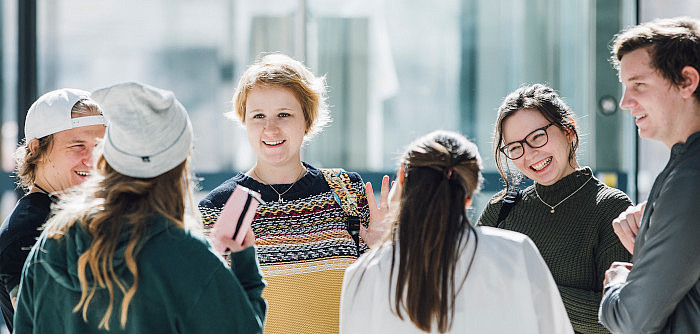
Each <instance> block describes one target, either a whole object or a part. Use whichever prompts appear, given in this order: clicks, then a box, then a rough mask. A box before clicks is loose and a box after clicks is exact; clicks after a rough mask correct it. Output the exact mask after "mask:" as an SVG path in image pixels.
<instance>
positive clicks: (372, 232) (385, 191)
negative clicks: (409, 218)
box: [360, 175, 391, 248]
mask: <svg viewBox="0 0 700 334" xmlns="http://www.w3.org/2000/svg"><path fill="white" fill-rule="evenodd" d="M365 187H366V193H367V202H368V203H369V227H368V228H365V227H364V226H362V225H360V237H362V239H363V240H364V241H365V243H367V246H369V247H370V248H375V247H377V246H379V245H381V244H382V242H383V241H384V240H385V239H386V237H387V236H388V233H389V231H390V230H391V221H390V220H389V219H387V218H388V217H387V213H388V212H389V176H388V175H384V177H383V178H382V188H381V190H380V195H379V206H377V201H376V199H375V197H374V190H373V189H372V183H370V182H367V184H366V185H365Z"/></svg>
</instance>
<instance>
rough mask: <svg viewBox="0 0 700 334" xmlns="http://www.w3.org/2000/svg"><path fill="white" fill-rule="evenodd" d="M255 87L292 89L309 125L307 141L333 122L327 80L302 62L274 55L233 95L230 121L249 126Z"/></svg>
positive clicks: (253, 67)
mask: <svg viewBox="0 0 700 334" xmlns="http://www.w3.org/2000/svg"><path fill="white" fill-rule="evenodd" d="M253 87H283V88H287V89H289V90H290V91H291V92H292V93H293V94H294V96H295V97H296V98H297V100H298V101H299V104H301V109H302V110H303V112H304V119H305V121H306V130H305V132H304V139H305V140H308V139H311V138H312V137H313V136H314V135H315V134H317V133H319V132H321V130H322V129H323V127H324V126H326V125H327V124H328V123H329V122H330V120H331V118H330V113H329V111H328V105H327V104H326V99H327V96H326V78H325V77H323V76H322V77H316V76H315V75H314V74H313V73H312V72H311V71H310V70H309V69H308V68H306V67H305V66H304V65H303V64H302V63H301V62H299V61H297V60H294V59H292V58H290V57H289V56H286V55H283V54H270V55H266V56H264V57H263V58H262V59H260V60H258V61H257V62H255V63H254V64H253V65H251V66H250V67H248V69H247V70H246V71H245V73H243V76H241V79H240V80H239V81H238V87H237V88H236V91H235V93H234V94H233V108H234V109H233V111H230V112H228V113H226V116H227V117H228V118H230V119H233V120H235V121H238V122H240V123H241V124H245V115H246V110H245V106H246V102H247V100H248V94H249V93H250V91H251V89H253Z"/></svg>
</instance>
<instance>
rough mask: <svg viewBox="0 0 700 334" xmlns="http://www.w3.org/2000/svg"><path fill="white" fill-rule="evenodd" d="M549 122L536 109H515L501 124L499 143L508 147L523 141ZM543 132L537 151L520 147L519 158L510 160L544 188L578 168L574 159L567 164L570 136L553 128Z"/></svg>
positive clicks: (559, 129) (527, 146) (526, 146)
mask: <svg viewBox="0 0 700 334" xmlns="http://www.w3.org/2000/svg"><path fill="white" fill-rule="evenodd" d="M549 123H550V122H549V121H548V120H547V119H546V118H545V117H544V116H543V115H542V113H540V112H539V111H537V110H534V109H521V110H518V111H516V112H515V113H514V114H512V115H511V116H509V117H508V118H506V119H505V121H503V142H504V143H505V144H509V143H512V142H515V141H519V140H523V139H524V138H525V137H527V136H528V135H529V134H530V133H532V132H533V131H535V130H536V129H539V128H542V127H544V126H546V125H547V124H549ZM546 132H547V137H548V140H547V144H545V145H544V146H542V147H539V148H532V147H530V146H529V145H528V144H524V149H525V152H524V154H523V156H521V157H520V158H518V159H515V160H513V163H514V164H515V166H516V167H517V168H518V169H519V170H520V171H521V172H522V173H523V174H525V176H527V177H529V178H530V179H532V180H534V181H535V182H537V183H539V184H542V185H545V186H548V185H552V184H554V183H556V182H557V181H559V180H561V179H562V178H563V177H564V176H566V175H569V174H571V173H573V172H574V171H575V170H576V167H578V165H577V163H576V161H575V160H574V161H573V162H572V163H569V150H570V149H571V141H572V140H573V139H572V136H567V134H566V132H564V130H562V129H561V128H559V127H557V126H550V127H547V129H546ZM572 165H573V166H572Z"/></svg>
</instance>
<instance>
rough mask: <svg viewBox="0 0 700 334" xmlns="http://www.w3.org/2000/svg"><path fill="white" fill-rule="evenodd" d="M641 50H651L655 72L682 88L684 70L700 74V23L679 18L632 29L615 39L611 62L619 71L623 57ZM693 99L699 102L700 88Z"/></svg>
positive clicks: (649, 51)
mask: <svg viewBox="0 0 700 334" xmlns="http://www.w3.org/2000/svg"><path fill="white" fill-rule="evenodd" d="M640 48H648V49H647V52H648V53H649V57H651V66H652V67H653V68H655V69H656V70H657V71H659V73H660V74H661V75H662V76H663V77H664V78H666V80H668V81H669V82H671V84H673V85H674V86H680V85H681V84H682V83H683V81H685V79H684V78H683V75H682V73H681V70H683V67H685V66H692V67H694V68H695V69H696V70H698V71H700V21H699V20H697V19H693V18H690V17H676V18H670V19H656V20H653V21H651V22H646V23H642V24H640V25H637V26H633V27H629V28H627V29H625V30H624V31H622V32H621V33H619V34H617V35H615V38H614V40H613V44H612V57H611V59H610V60H611V61H612V63H613V65H614V66H615V68H616V69H617V70H618V71H619V70H620V61H621V60H622V57H624V56H625V55H626V54H628V53H630V52H632V51H635V50H637V49H640ZM693 95H694V96H695V98H696V99H697V100H699V101H700V86H699V87H698V88H696V89H695V92H694V93H693Z"/></svg>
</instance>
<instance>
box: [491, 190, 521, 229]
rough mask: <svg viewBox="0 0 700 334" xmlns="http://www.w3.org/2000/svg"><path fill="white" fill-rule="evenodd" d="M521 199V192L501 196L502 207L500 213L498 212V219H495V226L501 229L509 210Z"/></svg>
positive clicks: (512, 191)
mask: <svg viewBox="0 0 700 334" xmlns="http://www.w3.org/2000/svg"><path fill="white" fill-rule="evenodd" d="M521 197H523V192H522V191H520V190H517V191H515V190H511V191H509V192H508V193H506V195H505V196H503V205H502V206H501V211H499V212H498V219H496V226H498V227H501V224H502V223H503V221H504V220H506V218H508V214H509V213H510V210H511V209H512V208H513V207H514V206H515V204H516V203H518V201H519V200H520V198H521Z"/></svg>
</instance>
